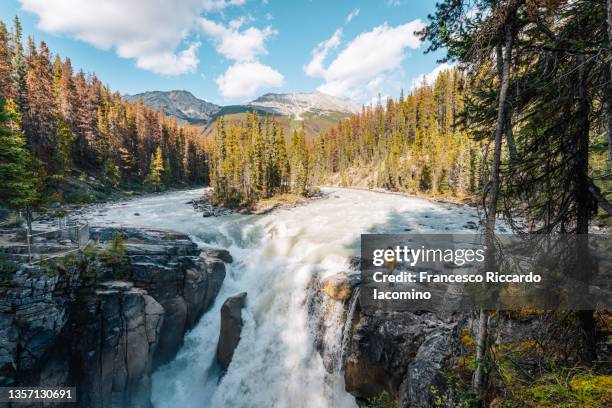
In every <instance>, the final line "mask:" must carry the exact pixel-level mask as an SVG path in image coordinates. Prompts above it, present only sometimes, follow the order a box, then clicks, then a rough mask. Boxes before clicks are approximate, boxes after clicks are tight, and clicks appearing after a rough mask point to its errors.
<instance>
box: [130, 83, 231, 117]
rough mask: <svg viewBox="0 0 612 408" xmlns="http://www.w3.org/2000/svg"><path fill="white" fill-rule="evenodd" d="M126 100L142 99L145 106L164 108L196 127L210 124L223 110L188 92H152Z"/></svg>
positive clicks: (168, 113)
mask: <svg viewBox="0 0 612 408" xmlns="http://www.w3.org/2000/svg"><path fill="white" fill-rule="evenodd" d="M124 98H125V99H126V100H128V101H132V102H135V101H136V100H138V99H142V101H143V102H144V104H145V105H148V106H151V107H152V108H155V109H157V110H159V109H161V108H163V110H164V112H165V113H166V114H167V115H172V116H174V117H176V118H177V119H178V120H179V121H181V122H188V123H191V124H196V125H203V124H206V123H209V122H210V121H211V120H212V119H213V118H214V117H215V115H216V114H217V113H218V112H219V110H220V109H221V107H220V106H219V105H215V104H214V103H210V102H206V101H204V100H202V99H198V98H196V97H195V96H193V94H192V93H191V92H188V91H150V92H144V93H140V94H136V95H127V96H125V97H124Z"/></svg>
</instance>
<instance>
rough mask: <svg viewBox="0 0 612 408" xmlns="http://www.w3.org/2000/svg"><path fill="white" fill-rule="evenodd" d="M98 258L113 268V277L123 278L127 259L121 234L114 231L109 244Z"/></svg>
mask: <svg viewBox="0 0 612 408" xmlns="http://www.w3.org/2000/svg"><path fill="white" fill-rule="evenodd" d="M100 260H101V261H102V263H104V264H105V265H106V266H109V267H110V268H111V269H112V270H113V275H114V277H115V279H123V278H125V276H126V273H127V270H128V268H127V267H128V262H129V259H128V256H127V249H126V247H125V242H124V240H123V236H122V235H121V234H120V233H119V232H115V236H114V237H113V241H112V242H111V244H110V245H109V246H108V248H106V249H104V251H102V252H101V253H100Z"/></svg>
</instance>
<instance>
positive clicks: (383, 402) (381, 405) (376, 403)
mask: <svg viewBox="0 0 612 408" xmlns="http://www.w3.org/2000/svg"><path fill="white" fill-rule="evenodd" d="M366 406H367V407H368V408H395V407H396V406H397V403H396V402H395V400H394V399H393V397H391V394H389V393H388V392H387V391H383V392H381V393H380V395H379V396H377V397H371V398H368V402H367V403H366Z"/></svg>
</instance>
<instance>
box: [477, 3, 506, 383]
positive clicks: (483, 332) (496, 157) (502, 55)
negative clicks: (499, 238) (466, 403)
mask: <svg viewBox="0 0 612 408" xmlns="http://www.w3.org/2000/svg"><path fill="white" fill-rule="evenodd" d="M515 12H516V10H513V11H512V13H515ZM513 43H514V16H510V17H509V19H508V21H507V22H506V29H505V38H504V48H503V52H502V48H501V47H498V48H497V58H498V64H499V61H501V64H500V65H501V72H500V74H501V76H500V86H499V97H498V108H497V123H496V127H495V139H494V143H495V144H494V147H493V165H492V168H491V190H490V191H489V202H488V203H487V214H486V220H485V245H486V247H487V261H486V270H487V271H494V270H496V269H497V266H496V264H497V262H496V260H495V222H496V218H497V202H498V199H499V193H500V174H499V173H500V167H501V150H502V141H503V136H504V134H505V133H506V125H507V124H508V122H509V121H508V119H507V108H508V106H507V103H506V97H507V94H508V86H509V84H510V63H511V60H512V46H513ZM498 66H499V65H498ZM487 332H488V312H487V311H486V310H484V309H481V310H480V313H479V321H478V336H477V338H476V370H475V371H474V377H473V378H472V388H473V389H474V391H475V392H476V393H478V394H481V393H482V391H483V388H484V384H485V382H486V379H485V374H486V373H485V370H484V367H483V364H484V361H485V359H486V351H487V350H486V339H487Z"/></svg>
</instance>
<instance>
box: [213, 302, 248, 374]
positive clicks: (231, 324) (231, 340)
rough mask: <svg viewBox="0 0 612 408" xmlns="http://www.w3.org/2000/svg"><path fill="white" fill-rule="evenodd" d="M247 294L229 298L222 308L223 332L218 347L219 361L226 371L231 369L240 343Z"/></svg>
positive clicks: (220, 334)
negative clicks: (228, 368) (235, 351)
mask: <svg viewBox="0 0 612 408" xmlns="http://www.w3.org/2000/svg"><path fill="white" fill-rule="evenodd" d="M246 296H247V294H246V292H242V293H240V294H239V295H236V296H232V297H229V298H227V300H226V301H225V302H224V303H223V306H221V332H220V333H219V345H218V347H217V361H218V362H219V365H220V366H221V368H223V369H224V370H225V369H227V367H229V365H230V363H231V362H232V357H233V356H234V350H236V347H237V346H238V342H239V341H240V332H241V330H242V308H243V307H244V303H245V301H246Z"/></svg>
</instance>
